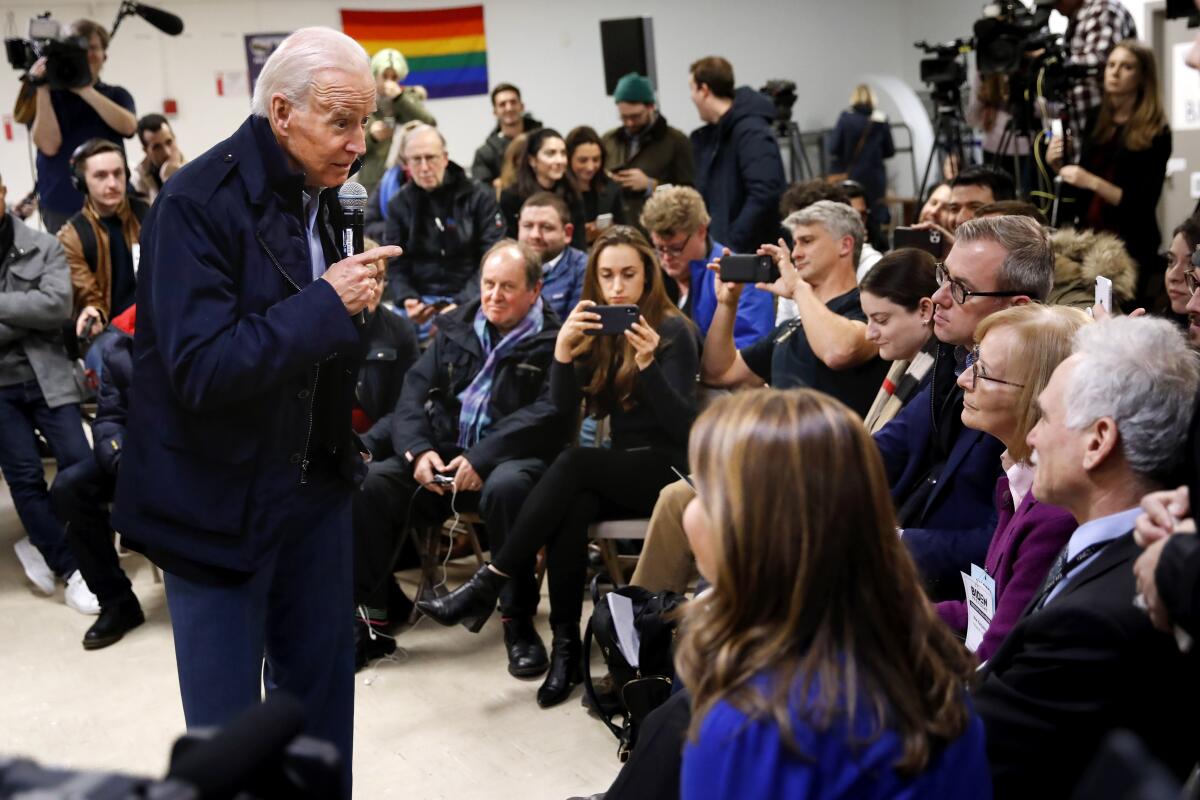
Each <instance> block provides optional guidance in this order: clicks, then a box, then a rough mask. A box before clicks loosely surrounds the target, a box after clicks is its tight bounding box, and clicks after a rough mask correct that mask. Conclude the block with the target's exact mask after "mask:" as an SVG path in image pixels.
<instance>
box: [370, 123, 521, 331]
mask: <svg viewBox="0 0 1200 800" xmlns="http://www.w3.org/2000/svg"><path fill="white" fill-rule="evenodd" d="M401 153H402V154H403V156H404V161H405V163H406V164H407V165H408V168H409V171H410V173H411V176H412V180H410V181H409V182H408V183H406V184H405V185H404V186H403V187H401V188H400V190H399V191H398V192H396V194H395V195H393V196H392V199H391V200H390V201H388V209H387V219H386V222H385V225H384V236H383V243H384V244H399V245H400V246H401V247H403V248H404V253H403V255H401V256H400V257H399V258H396V259H394V260H393V261H392V263H391V264H390V265H389V267H388V281H389V284H390V290H391V296H392V298H393V299H394V300H395V302H396V305H397V306H403V308H404V311H405V314H406V315H407V316H408V318H409V319H411V320H412V321H413V324H415V325H418V326H422V325H424V324H425V323H427V322H428V321H429V320H430V319H431V318H432V317H433V315H434V314H436V313H438V312H439V311H448V310H450V309H451V308H453V307H454V306H457V305H461V304H463V303H466V302H469V301H470V300H472V299H474V298H476V297H478V296H479V280H478V277H477V276H478V270H479V263H480V259H481V258H482V256H483V254H484V253H485V252H487V249H488V248H489V247H491V246H492V245H494V244H495V243H496V242H498V241H500V239H501V238H502V237H503V236H504V218H503V217H502V216H501V215H500V212H499V209H498V208H497V206H496V195H495V192H494V191H493V190H492V188H491V187H489V186H484V185H483V184H481V183H479V182H478V181H476V180H473V179H472V178H470V177H468V176H467V174H466V172H464V171H463V168H462V167H460V166H459V165H458V164H455V163H454V162H452V161H450V157H449V156H448V155H447V154H446V141H445V139H444V138H443V137H442V134H441V132H440V131H438V129H437V128H434V127H432V126H429V125H420V126H418V127H415V128H413V129H412V130H410V131H409V132H408V133H406V134H405V136H404V141H403V143H402V144H401ZM447 304H448V305H447ZM426 333H427V327H426V330H423V331H422V338H424V336H425V335H426Z"/></svg>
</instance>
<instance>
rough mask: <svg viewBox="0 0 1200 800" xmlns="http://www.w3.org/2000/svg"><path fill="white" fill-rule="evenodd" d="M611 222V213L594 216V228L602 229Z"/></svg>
mask: <svg viewBox="0 0 1200 800" xmlns="http://www.w3.org/2000/svg"><path fill="white" fill-rule="evenodd" d="M612 223H613V215H612V214H600V215H599V216H598V217H596V230H598V231H602V230H604V229H605V228H607V227H609V226H610V225H612Z"/></svg>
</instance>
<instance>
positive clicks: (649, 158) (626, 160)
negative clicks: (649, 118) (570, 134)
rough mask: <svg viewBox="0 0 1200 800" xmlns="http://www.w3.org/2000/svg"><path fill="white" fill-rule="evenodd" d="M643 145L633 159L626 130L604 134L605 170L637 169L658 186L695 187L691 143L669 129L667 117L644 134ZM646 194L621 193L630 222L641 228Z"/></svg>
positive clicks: (677, 132)
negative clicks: (666, 184) (667, 184)
mask: <svg viewBox="0 0 1200 800" xmlns="http://www.w3.org/2000/svg"><path fill="white" fill-rule="evenodd" d="M640 138H641V139H642V145H641V148H640V149H639V150H638V151H637V155H635V156H632V157H631V156H630V155H629V152H630V144H631V141H630V138H629V134H628V133H626V132H625V129H624V128H623V127H617V128H613V129H612V130H611V131H609V132H608V133H606V134H604V167H605V169H607V170H609V171H610V172H616V171H617V169H618V168H619V167H636V168H638V169H640V170H641V171H642V172H644V173H646V174H647V175H649V176H650V177H651V178H653V179H654V180H655V181H657V182H658V183H660V184H662V183H671V184H675V185H677V186H692V185H694V184H695V182H696V164H695V162H694V161H693V160H692V142H691V140H690V139H688V136H687V134H686V133H684V132H683V131H680V130H677V129H675V128H672V127H670V126H669V125H667V120H666V117H664V116H662V115H661V114H659V115H657V116H656V117H655V119H654V122H652V123H650V127H649V128H647V129H646V131H645V132H643V133H642V135H641V137H640ZM646 196H647V195H646V193H645V192H635V191H630V190H628V189H626V190H624V191H623V192H621V198H622V200H624V202H625V211H626V214H627V216H628V217H629V219H631V220H633V221H634V223H635V224H638V225H640V224H641V223H640V217H641V214H642V206H643V205H645V203H646Z"/></svg>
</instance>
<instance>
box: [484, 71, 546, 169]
mask: <svg viewBox="0 0 1200 800" xmlns="http://www.w3.org/2000/svg"><path fill="white" fill-rule="evenodd" d="M492 114H493V115H494V116H495V117H496V127H495V128H492V132H491V133H489V134H488V137H487V139H485V140H484V142H483V144H481V145H480V146H479V149H478V150H476V151H475V160H474V161H472V162H471V177H472V178H474V179H475V180H477V181H479V182H480V183H484V184H487V185H489V186H491V187H492V188H493V189H497V190H498V189H499V187H498V186H497V185H496V181H497V180H499V178H500V169H501V166H502V162H503V160H504V152H505V150H506V149H507V148H508V146H509V143H510V142H512V140H513V139H516V138H517V136H519V135H520V134H522V133H529V132H530V131H535V130H537V129H538V128H540V127H542V123H541V120H538V119H535V118H534V117H533V115H532V114H528V113H526V112H525V103H524V102H523V101H522V100H521V90H520V89H518V88H517V87H516V86H513V85H512V84H511V83H498V84H496V86H495V88H493V89H492Z"/></svg>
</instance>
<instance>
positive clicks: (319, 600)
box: [166, 475, 354, 798]
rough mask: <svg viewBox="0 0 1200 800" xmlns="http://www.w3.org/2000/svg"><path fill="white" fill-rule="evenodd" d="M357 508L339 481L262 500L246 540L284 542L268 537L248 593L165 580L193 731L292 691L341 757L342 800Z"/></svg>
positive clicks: (317, 733)
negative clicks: (262, 537)
mask: <svg viewBox="0 0 1200 800" xmlns="http://www.w3.org/2000/svg"><path fill="white" fill-rule="evenodd" d="M350 498H351V494H350V491H349V490H348V488H347V487H346V486H345V484H344V483H343V482H342V481H341V480H340V479H334V478H333V477H332V476H320V475H314V476H313V477H312V479H311V481H310V483H309V484H308V486H307V487H304V488H303V490H298V491H294V492H287V493H285V494H283V495H281V496H278V497H270V496H267V497H264V498H263V500H264V502H263V503H262V505H261V506H260V508H259V509H258V510H257V511H255V512H252V513H250V514H249V517H248V519H247V521H246V531H245V532H244V533H243V534H242V535H244V536H248V535H255V536H258V535H260V534H261V533H263V532H266V531H272V532H281V533H282V535H281V536H274V537H267V538H268V539H269V540H273V541H275V542H276V544H275V545H274V546H273V548H272V549H271V550H270V552H268V553H267V554H265V556H264V558H263V561H262V564H261V566H260V567H259V568H258V569H257V570H256V571H255V572H254V573H252V574H251V575H250V577H249V578H248V579H247V580H246V581H244V582H242V583H237V584H233V585H217V584H211V583H206V582H201V581H195V580H190V579H187V578H183V577H180V576H178V575H175V574H173V573H170V572H168V573H166V586H167V606H168V608H169V609H170V611H171V628H172V630H173V631H174V634H175V663H176V668H177V669H178V671H179V691H180V694H181V695H182V699H183V712H184V717H185V718H186V719H187V725H188V727H189V728H195V727H207V726H219V725H224V724H226V723H228V722H229V721H230V720H231V719H232V718H233V717H235V716H237V714H238V712H240V711H243V710H245V709H247V708H249V707H251V706H253V705H255V704H257V703H258V702H259V701H260V699H261V697H262V690H263V688H265V689H266V691H267V692H273V691H275V690H277V689H278V690H282V691H286V692H288V693H289V694H291V695H292V696H293V697H295V698H297V699H298V700H300V702H301V703H303V704H304V707H305V709H306V710H307V718H306V719H305V727H304V733H305V734H306V735H308V736H314V737H316V738H318V739H323V740H325V741H328V742H332V743H333V744H334V745H336V746H337V748H338V751H339V753H340V754H341V757H342V781H343V783H342V785H343V790H344V792H345V797H346V798H349V797H350V774H351V759H352V758H353V754H352V751H353V741H354V628H353V622H352V618H351V617H350V615H349V614H347V613H346V611H347V609H349V608H350V607H351V602H352V592H351V574H352V569H351V556H352V553H351V540H352V535H351V533H352V531H351V517H350ZM264 667H265V668H264Z"/></svg>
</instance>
